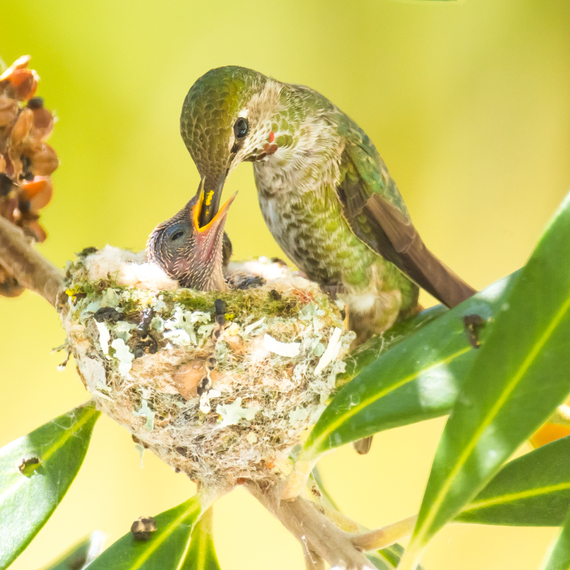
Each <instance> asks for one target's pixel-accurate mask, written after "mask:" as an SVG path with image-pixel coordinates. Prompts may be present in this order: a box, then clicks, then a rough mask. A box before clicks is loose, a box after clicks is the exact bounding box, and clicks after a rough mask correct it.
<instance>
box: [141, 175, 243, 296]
mask: <svg viewBox="0 0 570 570" xmlns="http://www.w3.org/2000/svg"><path fill="white" fill-rule="evenodd" d="M234 199H235V194H234V195H233V196H232V197H231V198H230V199H229V200H228V201H227V202H226V203H225V204H224V205H223V206H222V207H221V208H220V210H219V211H218V212H216V214H215V215H214V216H213V217H212V219H211V220H210V221H209V222H208V223H207V224H206V225H204V226H200V225H199V223H198V219H199V217H200V213H201V210H202V207H203V204H204V188H203V180H202V182H201V183H200V187H199V188H198V192H197V194H196V195H195V196H194V198H192V200H190V202H188V204H186V206H184V208H182V210H180V211H179V212H178V213H177V214H175V215H174V216H173V217H172V218H170V219H169V220H167V221H166V222H162V223H161V224H159V225H158V226H156V228H154V230H153V231H152V233H151V234H150V236H149V239H148V242H147V246H146V249H147V255H148V258H149V259H150V261H153V262H154V263H156V264H158V265H159V266H160V267H161V268H162V270H163V271H164V272H165V273H166V274H167V275H168V276H169V277H171V278H172V279H176V280H177V281H178V283H179V284H180V286H181V287H191V288H192V289H198V290H199V291H226V290H227V285H226V281H225V278H224V273H225V270H226V268H227V265H228V262H229V260H230V257H231V254H232V244H231V242H230V240H229V238H228V236H227V234H226V233H225V232H224V226H225V223H226V217H227V214H228V209H229V207H230V205H231V203H232V202H233V201H234Z"/></svg>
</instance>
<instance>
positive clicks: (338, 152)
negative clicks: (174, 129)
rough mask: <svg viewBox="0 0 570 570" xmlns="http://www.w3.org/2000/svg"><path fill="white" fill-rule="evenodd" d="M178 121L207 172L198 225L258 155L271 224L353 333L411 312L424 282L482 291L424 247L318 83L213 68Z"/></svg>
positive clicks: (452, 295) (453, 301)
mask: <svg viewBox="0 0 570 570" xmlns="http://www.w3.org/2000/svg"><path fill="white" fill-rule="evenodd" d="M180 127H181V133H182V138H183V140H184V142H185V144H186V146H187V148H188V150H189V152H190V154H191V156H192V158H193V160H194V162H195V163H196V166H197V167H198V170H199V172H200V175H201V177H203V178H204V192H205V199H204V203H203V206H202V208H201V210H200V213H199V218H198V225H199V226H200V227H204V226H207V224H209V223H210V222H211V220H212V218H214V217H215V216H216V214H217V212H218V206H219V203H220V197H221V194H222V189H223V186H224V182H225V180H226V177H227V176H228V174H229V173H230V172H231V171H232V170H233V169H234V168H235V167H236V166H237V165H238V164H239V163H240V162H253V171H254V175H255V183H256V186H257V191H258V197H259V204H260V206H261V211H262V213H263V217H264V219H265V222H266V223H267V225H268V227H269V230H270V231H271V233H272V234H273V236H274V238H275V239H276V241H277V243H278V244H279V245H280V246H281V248H282V249H283V251H284V252H285V253H286V254H287V256H288V257H289V258H290V259H291V260H292V261H293V262H294V263H295V264H296V265H297V266H298V267H299V268H300V269H301V270H302V271H303V272H304V273H305V274H306V275H307V277H308V278H309V279H311V280H313V281H316V282H318V283H319V284H321V286H322V287H323V288H324V289H325V290H332V291H335V292H336V293H337V294H338V296H339V297H340V298H341V299H342V300H344V301H345V303H346V304H347V307H348V314H349V326H350V327H351V328H352V329H353V330H354V331H355V332H356V333H357V341H359V342H360V341H363V340H365V339H366V338H367V337H369V336H370V335H371V334H373V333H379V332H382V331H384V330H386V329H388V328H389V327H390V326H391V325H392V324H393V323H394V322H395V321H396V319H398V318H403V317H405V316H407V315H409V314H411V313H413V312H414V310H416V307H417V300H418V286H421V287H423V288H424V289H425V290H426V291H428V292H429V293H431V294H432V295H433V296H434V297H436V298H437V299H438V300H439V301H441V302H442V303H444V304H445V305H447V306H448V307H454V306H455V305H458V304H459V303H461V302H462V301H463V300H465V299H467V298H468V297H470V296H471V295H473V294H474V293H475V290H474V289H473V288H471V287H470V286H469V285H467V283H465V282H464V281H463V280H462V279H460V278H459V277H458V276H457V275H456V274H455V273H453V272H452V271H451V270H450V269H449V268H447V267H446V266H445V265H444V264H443V263H442V262H441V261H440V260H439V259H437V258H436V257H435V256H434V255H433V254H432V253H431V252H430V251H429V250H428V249H427V248H426V246H425V245H424V243H423V241H422V239H421V238H420V236H419V234H418V232H417V230H416V228H415V227H414V225H413V224H412V222H411V219H410V216H409V214H408V211H407V209H406V206H405V205H404V201H403V199H402V197H401V195H400V192H399V191H398V188H397V187H396V183H395V182H394V180H393V179H392V178H391V176H390V174H389V173H388V170H387V168H386V165H385V164H384V162H383V161H382V159H381V158H380V155H379V154H378V151H377V150H376V148H375V147H374V144H373V143H372V141H371V140H370V139H369V138H368V136H367V135H366V133H365V132H364V131H363V130H362V129H361V128H360V127H359V126H358V125H357V124H356V123H355V122H354V121H353V120H352V119H350V117H348V115H346V114H345V113H343V112H342V111H341V110H340V109H339V108H338V107H336V106H335V105H334V104H333V103H331V102H330V101H329V100H328V99H327V98H326V97H324V96H323V95H321V94H320V93H317V92H316V91H314V90H313V89H310V88H309V87H304V86H301V85H292V84H289V83H282V82H280V81H276V80H274V79H272V78H270V77H267V76H265V75H262V74H261V73H258V72H257V71H253V70H251V69H246V68H243V67H236V66H228V67H221V68H218V69H213V70H211V71H209V72H208V73H206V74H205V75H203V76H202V77H200V78H199V79H198V80H197V81H196V82H195V83H194V85H193V86H192V87H191V89H190V91H189V92H188V95H187V96H186V99H185V101H184V105H183V107H182V114H181V119H180Z"/></svg>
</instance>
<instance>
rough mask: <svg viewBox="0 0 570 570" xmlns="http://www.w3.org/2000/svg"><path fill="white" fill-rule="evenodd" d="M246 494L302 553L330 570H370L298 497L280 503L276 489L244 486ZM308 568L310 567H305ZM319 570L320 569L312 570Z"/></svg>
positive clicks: (346, 539)
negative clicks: (282, 529) (315, 556)
mask: <svg viewBox="0 0 570 570" xmlns="http://www.w3.org/2000/svg"><path fill="white" fill-rule="evenodd" d="M246 486H247V489H248V490H249V492H250V493H251V494H252V495H253V496H254V497H255V498H256V499H257V500H258V501H259V502H260V503H261V504H262V505H263V506H264V507H265V508H266V509H267V510H268V511H269V512H271V513H272V514H273V515H274V516H275V517H276V518H277V519H278V520H279V521H281V523H282V524H283V525H284V526H285V528H287V529H288V530H289V532H291V533H292V534H293V536H295V538H297V540H298V541H299V542H300V543H301V544H302V545H303V548H304V549H305V551H307V550H309V551H311V552H314V553H315V554H316V555H317V556H318V557H320V558H322V559H323V560H324V561H325V562H327V563H328V564H330V565H331V566H332V567H334V568H339V569H340V568H342V569H346V570H364V569H373V568H374V566H373V565H372V564H371V562H370V561H369V560H368V559H367V558H366V557H365V556H364V555H363V554H362V553H361V552H359V551H358V550H357V549H356V548H355V547H354V545H353V543H352V536H351V535H350V534H349V533H347V532H344V531H343V530H341V529H340V528H338V527H337V526H335V525H334V524H333V523H332V522H331V521H329V520H328V519H327V518H326V517H325V516H324V515H322V514H321V513H319V512H318V511H317V510H316V509H315V507H314V506H313V505H312V504H311V503H310V502H309V501H306V500H305V499H304V498H302V497H297V498H295V499H294V500H292V501H281V500H280V498H279V489H278V487H277V486H268V487H263V488H262V487H260V486H259V485H258V484H257V483H254V482H252V481H248V482H247V483H246ZM308 568H311V566H308ZM312 568H316V569H318V570H320V568H322V566H320V567H319V566H316V567H315V566H313V567H312Z"/></svg>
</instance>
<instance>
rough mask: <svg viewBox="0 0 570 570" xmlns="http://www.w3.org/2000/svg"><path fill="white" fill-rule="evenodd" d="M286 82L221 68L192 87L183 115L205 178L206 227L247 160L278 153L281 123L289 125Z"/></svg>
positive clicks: (191, 147)
mask: <svg viewBox="0 0 570 570" xmlns="http://www.w3.org/2000/svg"><path fill="white" fill-rule="evenodd" d="M282 85H283V84H281V83H279V82H277V81H274V80H272V79H270V78H268V77H266V76H265V75H262V74H261V73H258V72H257V71H253V70H251V69H246V68H244V67H235V66H229V67H220V68H218V69H212V70H211V71H208V73H206V74H205V75H203V76H202V77H200V79H198V80H197V81H196V83H194V85H193V86H192V87H191V89H190V91H189V92H188V95H187V96H186V99H185V101H184V105H183V107H182V114H181V117H180V131H181V133H182V138H183V139H184V142H185V144H186V146H187V148H188V150H189V152H190V154H191V156H192V158H193V160H194V162H195V163H196V166H197V167H198V170H199V172H200V176H201V177H203V178H204V189H205V205H204V207H203V208H202V211H201V215H200V224H201V225H205V224H207V223H209V222H210V220H211V219H212V218H213V217H214V216H215V215H216V212H217V210H218V207H219V202H220V197H221V194H222V189H223V185H224V182H225V179H226V176H227V175H228V173H229V172H230V171H231V170H232V169H233V168H235V167H236V166H237V165H238V164H239V163H240V162H243V161H256V160H263V159H265V157H267V156H269V155H271V154H272V153H274V152H275V151H276V150H277V143H276V135H277V133H276V132H275V130H276V124H277V119H279V121H280V123H281V124H284V122H286V121H285V119H286V109H284V107H283V106H282V105H281V103H280V93H281V89H282Z"/></svg>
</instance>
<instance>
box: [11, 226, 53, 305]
mask: <svg viewBox="0 0 570 570" xmlns="http://www.w3.org/2000/svg"><path fill="white" fill-rule="evenodd" d="M0 265H2V267H4V268H5V269H6V270H7V271H8V272H9V273H10V274H11V275H13V276H14V277H15V278H16V279H17V280H18V282H19V283H20V284H21V285H23V286H24V287H26V288H27V289H30V290H32V291H34V292H35V293H38V294H39V295H41V296H42V297H43V298H44V299H45V300H46V301H48V302H49V303H50V304H51V305H52V306H54V307H55V303H56V298H57V293H58V291H59V289H60V287H61V284H62V282H63V273H62V272H61V271H60V270H59V269H58V268H57V267H56V266H55V265H53V264H52V263H51V262H49V261H48V260H47V259H46V258H45V257H44V256H43V255H41V254H40V253H38V252H37V251H36V250H35V249H34V248H33V247H32V246H31V245H30V244H29V243H28V241H27V240H26V238H25V236H24V233H23V232H22V230H20V228H18V227H16V226H15V225H13V224H11V223H10V222H9V221H8V220H6V219H5V218H3V217H1V216H0Z"/></svg>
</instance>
